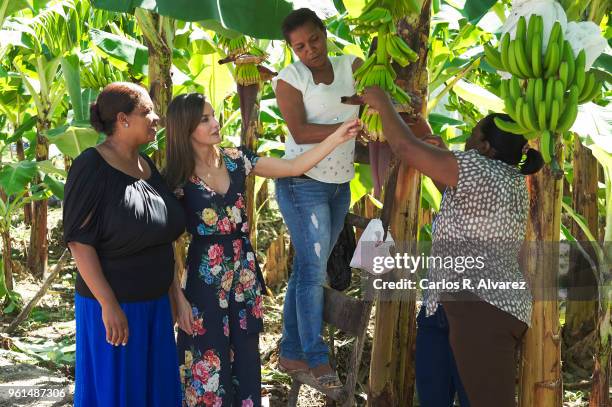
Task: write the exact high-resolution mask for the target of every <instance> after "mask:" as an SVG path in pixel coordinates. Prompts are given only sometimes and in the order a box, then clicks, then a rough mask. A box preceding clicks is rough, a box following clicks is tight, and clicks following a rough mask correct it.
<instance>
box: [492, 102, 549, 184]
mask: <svg viewBox="0 0 612 407" xmlns="http://www.w3.org/2000/svg"><path fill="white" fill-rule="evenodd" d="M496 117H498V118H500V119H502V120H506V121H512V119H511V118H510V116H508V115H507V114H504V113H492V114H490V115H488V116H487V117H485V118H484V119H482V123H481V127H480V129H481V131H482V134H483V136H484V139H485V140H487V141H488V142H489V144H490V145H491V147H493V148H494V149H495V151H496V154H495V157H494V158H495V159H497V160H500V161H503V162H505V163H506V164H510V165H512V166H519V169H520V171H521V174H524V175H529V174H533V173H536V172H538V171H539V170H540V169H541V168H542V167H543V166H544V160H543V159H542V155H541V154H540V152H539V151H538V150H535V149H533V148H529V149H528V150H527V152H526V154H525V155H526V159H525V161H524V162H522V163H521V160H522V158H523V148H524V147H525V144H527V139H525V137H523V136H521V135H518V134H512V133H508V132H506V131H503V130H501V129H500V128H499V127H497V126H496V125H495V120H494V119H495V118H496Z"/></svg>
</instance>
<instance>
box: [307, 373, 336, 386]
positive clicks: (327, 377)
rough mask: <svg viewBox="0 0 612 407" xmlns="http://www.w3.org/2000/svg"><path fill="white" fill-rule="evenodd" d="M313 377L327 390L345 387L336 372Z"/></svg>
mask: <svg viewBox="0 0 612 407" xmlns="http://www.w3.org/2000/svg"><path fill="white" fill-rule="evenodd" d="M311 374H312V372H311ZM312 377H314V379H315V380H316V381H317V383H318V384H319V386H321V387H323V388H324V389H327V390H333V389H339V388H342V386H343V385H342V382H341V381H340V378H339V377H338V373H336V372H333V373H326V374H322V375H321V376H315V375H314V374H312Z"/></svg>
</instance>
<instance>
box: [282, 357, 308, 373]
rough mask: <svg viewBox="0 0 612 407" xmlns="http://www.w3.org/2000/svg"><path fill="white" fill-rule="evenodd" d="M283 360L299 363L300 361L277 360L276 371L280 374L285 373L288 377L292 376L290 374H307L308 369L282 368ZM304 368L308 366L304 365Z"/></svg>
mask: <svg viewBox="0 0 612 407" xmlns="http://www.w3.org/2000/svg"><path fill="white" fill-rule="evenodd" d="M283 359H285V360H291V361H295V362H297V361H300V362H301V360H299V359H287V358H279V359H278V370H280V371H281V372H283V373H286V374H288V375H292V374H296V373H308V367H306V368H296V369H290V368H288V367H286V366H284V365H283V362H282V360H283ZM304 363H305V362H304ZM306 366H308V365H306Z"/></svg>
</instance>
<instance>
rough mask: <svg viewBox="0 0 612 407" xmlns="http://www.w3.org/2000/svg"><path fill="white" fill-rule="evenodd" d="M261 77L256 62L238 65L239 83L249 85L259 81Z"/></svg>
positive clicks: (237, 80)
mask: <svg viewBox="0 0 612 407" xmlns="http://www.w3.org/2000/svg"><path fill="white" fill-rule="evenodd" d="M260 79H261V77H260V75H259V70H258V69H257V65H256V64H239V65H236V82H237V83H238V85H243V86H248V85H254V84H256V83H259V81H260Z"/></svg>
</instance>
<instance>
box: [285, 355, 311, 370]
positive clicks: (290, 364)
mask: <svg viewBox="0 0 612 407" xmlns="http://www.w3.org/2000/svg"><path fill="white" fill-rule="evenodd" d="M278 365H279V366H280V368H281V370H284V371H286V372H287V373H291V372H307V371H308V363H306V361H304V360H299V359H288V358H286V357H284V356H281V357H280V358H279V360H278Z"/></svg>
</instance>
